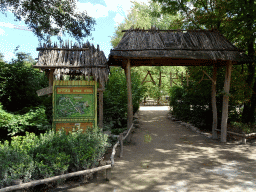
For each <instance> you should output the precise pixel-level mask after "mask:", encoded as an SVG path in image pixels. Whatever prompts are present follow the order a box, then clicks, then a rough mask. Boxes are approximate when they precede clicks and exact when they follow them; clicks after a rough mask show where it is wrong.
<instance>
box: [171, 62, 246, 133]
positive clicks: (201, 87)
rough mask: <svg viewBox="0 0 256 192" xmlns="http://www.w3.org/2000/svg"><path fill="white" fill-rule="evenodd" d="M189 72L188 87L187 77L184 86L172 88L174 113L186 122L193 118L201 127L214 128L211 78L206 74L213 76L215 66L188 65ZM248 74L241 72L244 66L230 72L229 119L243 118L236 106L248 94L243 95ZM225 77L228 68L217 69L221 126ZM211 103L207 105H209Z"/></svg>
mask: <svg viewBox="0 0 256 192" xmlns="http://www.w3.org/2000/svg"><path fill="white" fill-rule="evenodd" d="M187 70H188V75H189V78H188V80H189V86H187V82H186V78H184V80H183V85H182V86H174V87H172V88H171V90H170V104H171V106H173V114H174V115H175V116H176V117H178V118H180V119H182V120H185V121H190V122H191V123H194V124H196V125H197V126H198V127H201V128H207V129H208V130H211V123H212V112H211V110H212V109H211V107H212V106H211V86H212V81H210V79H209V78H208V77H207V76H206V75H204V73H203V71H205V72H206V73H207V74H209V76H211V77H212V70H213V67H203V66H201V67H187ZM245 76H246V75H245V74H241V66H233V70H232V75H231V86H230V92H229V98H230V99H229V120H228V121H229V122H232V121H240V120H241V114H240V112H237V110H236V108H237V107H239V106H241V104H243V103H244V102H245V101H246V100H247V99H248V95H245V94H244V91H245V90H246V89H249V87H248V85H247V84H246V82H245ZM224 79H225V67H220V68H218V72H217V84H216V93H217V94H216V100H217V113H218V124H219V125H218V126H220V123H221V115H222V102H223V95H224V94H226V93H224V92H223V82H224ZM206 106H208V107H206Z"/></svg>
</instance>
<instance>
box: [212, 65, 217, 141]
mask: <svg viewBox="0 0 256 192" xmlns="http://www.w3.org/2000/svg"><path fill="white" fill-rule="evenodd" d="M216 81H217V65H216V64H214V65H213V77H212V116H213V118H212V119H213V120H212V138H213V139H217V138H218V135H217V131H216V129H217V125H218V124H217V123H218V118H217V104H216Z"/></svg>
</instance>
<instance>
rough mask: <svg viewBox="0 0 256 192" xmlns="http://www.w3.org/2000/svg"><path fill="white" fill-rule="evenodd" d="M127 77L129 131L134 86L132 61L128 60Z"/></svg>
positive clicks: (129, 139) (128, 139) (131, 118)
mask: <svg viewBox="0 0 256 192" xmlns="http://www.w3.org/2000/svg"><path fill="white" fill-rule="evenodd" d="M125 75H126V83H127V96H128V109H127V110H128V111H127V129H129V128H130V127H131V125H132V120H133V105H132V84H131V63H130V59H128V60H127V63H126V66H125ZM127 141H128V142H130V141H131V134H129V135H128V137H127Z"/></svg>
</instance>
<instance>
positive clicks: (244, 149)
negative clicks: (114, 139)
mask: <svg viewBox="0 0 256 192" xmlns="http://www.w3.org/2000/svg"><path fill="white" fill-rule="evenodd" d="M148 109H150V107H143V108H140V111H139V122H140V128H138V129H135V133H134V134H133V136H132V143H131V144H129V145H125V146H124V154H123V158H119V157H118V155H119V151H117V155H116V158H115V161H116V163H115V167H114V168H113V170H112V180H110V181H109V182H107V181H105V180H104V176H103V175H102V174H103V173H101V177H99V178H98V180H97V181H93V182H92V183H88V184H84V185H81V186H79V187H75V188H71V189H65V190H61V191H69V192H79V191H93V192H94V191H95V192H98V191H99V192H105V191H106V192H107V191H113V192H123V191H159V192H163V191H178V192H182V191H206V192H208V191H230V192H231V191H232V192H234V191H239V192H240V191H256V161H255V159H256V149H255V146H249V145H237V144H222V143H219V142H218V141H214V140H211V139H208V138H206V137H204V136H202V135H199V134H197V133H195V132H192V131H191V130H189V129H187V128H186V127H185V126H183V125H180V124H178V123H175V122H173V121H171V120H169V119H167V114H168V108H166V107H165V109H161V110H159V109H160V108H158V110H152V109H150V110H148ZM155 109H156V108H155Z"/></svg>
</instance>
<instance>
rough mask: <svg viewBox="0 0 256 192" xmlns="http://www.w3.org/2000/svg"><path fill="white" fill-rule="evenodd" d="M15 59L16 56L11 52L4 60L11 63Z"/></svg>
mask: <svg viewBox="0 0 256 192" xmlns="http://www.w3.org/2000/svg"><path fill="white" fill-rule="evenodd" d="M14 57H15V54H14V53H13V52H11V51H8V52H5V53H4V60H5V61H11V60H12V59H13V58H14Z"/></svg>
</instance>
